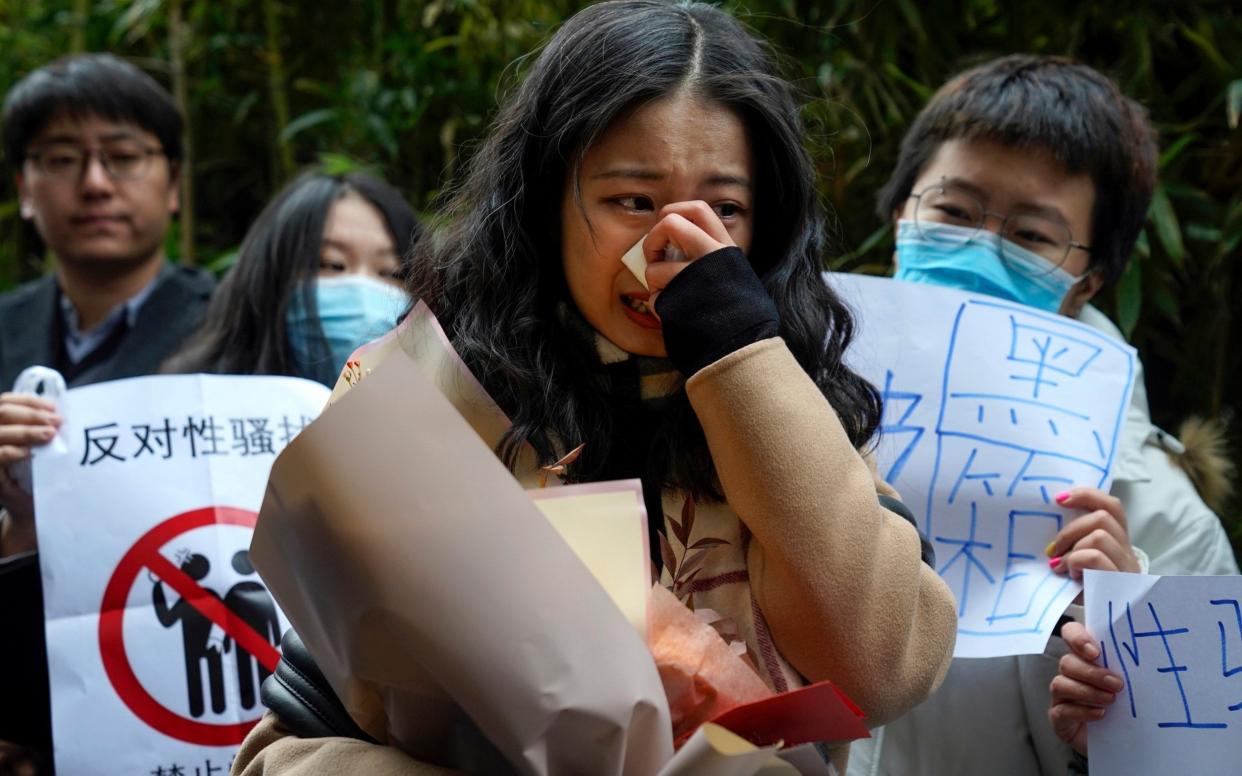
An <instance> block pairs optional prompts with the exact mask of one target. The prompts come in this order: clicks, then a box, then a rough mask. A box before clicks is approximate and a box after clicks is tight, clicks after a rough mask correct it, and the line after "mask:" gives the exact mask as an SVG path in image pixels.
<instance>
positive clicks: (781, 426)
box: [687, 338, 957, 726]
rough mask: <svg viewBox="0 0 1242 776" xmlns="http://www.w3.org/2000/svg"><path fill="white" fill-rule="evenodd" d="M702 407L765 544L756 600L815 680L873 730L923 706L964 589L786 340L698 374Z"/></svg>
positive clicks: (746, 517) (743, 508)
mask: <svg viewBox="0 0 1242 776" xmlns="http://www.w3.org/2000/svg"><path fill="white" fill-rule="evenodd" d="M687 392H688V394H689V397H690V401H691V404H692V405H693V407H694V410H695V412H696V413H697V415H698V417H699V420H700V423H701V424H702V426H703V429H704V432H705V434H706V436H707V442H708V446H709V448H710V450H711V454H712V458H713V460H714V461H715V464H716V469H717V471H718V472H719V476H720V481H721V483H722V485H723V487H724V495H725V497H726V499H727V500H728V502H729V506H730V507H731V508H732V509H733V511H734V512H736V513H737V515H738V517H739V518H740V519H741V520H742V521H743V522H744V523H745V524H746V526H747V528H748V529H749V530H750V532H751V534H752V536H753V539H752V542H751V545H750V549H749V554H748V557H747V567H748V569H749V575H750V584H751V589H752V592H753V595H754V596H755V599H756V601H757V602H758V604H759V606H760V607H761V608H762V609H763V612H764V615H765V617H766V618H767V620H768V623H769V626H770V627H771V630H772V634H773V636H774V638H775V641H776V646H777V648H778V649H779V650H780V652H781V654H782V655H783V656H784V657H785V659H786V660H788V661H789V663H790V664H791V665H792V666H793V667H794V668H796V669H797V670H798V671H799V672H800V673H801V674H802V675H803V676H805V677H806V678H808V679H810V680H812V681H819V680H823V679H829V680H831V681H832V682H833V683H835V684H836V685H837V686H839V687H840V688H841V689H842V690H844V691H845V692H846V693H847V694H848V695H849V696H850V697H851V698H852V699H853V700H854V701H855V702H856V703H858V704H859V706H860V707H861V708H862V709H863V711H864V712H865V713H866V715H867V721H868V724H870V725H873V726H874V725H880V724H883V723H885V722H887V721H889V720H891V719H894V718H896V717H898V716H900V715H901V714H903V713H904V712H906V711H907V710H909V709H910V708H912V707H914V706H915V705H917V704H918V703H920V702H921V701H922V700H923V699H924V698H926V697H927V696H928V695H929V694H930V693H931V692H932V690H933V689H935V687H936V686H937V685H938V684H939V682H940V680H941V679H943V678H944V675H945V672H946V671H947V670H948V666H949V661H950V660H951V658H952V656H953V644H954V638H955V634H956V630H957V614H956V610H955V604H954V601H953V596H952V594H951V593H950V592H949V589H948V587H947V586H946V585H945V584H944V582H943V581H941V579H940V578H939V577H938V576H937V575H936V573H935V571H934V570H933V569H931V568H930V567H928V566H927V565H926V564H925V563H923V562H922V560H921V558H920V542H919V536H918V533H917V531H916V530H915V529H914V527H913V526H912V525H911V524H910V523H909V522H907V521H906V520H904V519H902V518H901V517H900V516H898V515H896V514H893V513H892V512H890V511H888V510H886V509H884V508H883V507H881V506H880V504H879V503H878V501H877V499H876V494H877V490H878V491H879V492H885V493H891V492H892V491H891V489H889V488H888V487H887V486H886V485H883V483H878V482H877V480H876V478H875V476H874V474H873V472H872V470H871V468H870V467H869V466H868V464H867V462H866V461H865V460H864V458H863V456H862V455H860V454H859V453H858V452H857V451H856V450H855V449H854V447H853V446H852V445H851V444H850V440H849V438H848V437H847V435H846V433H845V430H844V428H843V427H842V426H841V423H840V421H839V420H838V418H837V415H836V413H835V412H834V411H833V409H832V407H831V406H830V405H829V403H828V401H827V400H826V399H825V398H824V396H823V394H822V393H821V392H820V391H819V389H818V388H817V387H816V386H815V384H814V382H812V380H811V379H810V378H809V377H808V376H807V375H806V373H805V372H804V371H803V370H802V368H801V367H800V366H799V365H798V363H797V361H796V360H795V359H794V357H793V354H792V353H790V351H789V349H788V348H787V347H786V346H785V343H784V342H783V341H782V340H781V339H779V338H772V339H766V340H762V341H760V342H756V343H754V344H752V345H749V346H747V347H744V348H742V349H740V350H738V351H735V352H733V353H731V354H729V355H728V356H725V357H724V358H721V359H720V360H718V361H716V362H715V363H712V364H710V365H708V366H706V367H704V368H703V369H701V370H699V371H698V372H697V373H696V374H695V375H694V376H693V377H691V379H690V380H689V381H688V383H687Z"/></svg>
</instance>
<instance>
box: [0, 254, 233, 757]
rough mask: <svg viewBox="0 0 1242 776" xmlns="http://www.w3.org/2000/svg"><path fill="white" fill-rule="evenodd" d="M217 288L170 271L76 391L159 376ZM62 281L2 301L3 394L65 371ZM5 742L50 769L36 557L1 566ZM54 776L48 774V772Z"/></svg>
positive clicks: (197, 275)
mask: <svg viewBox="0 0 1242 776" xmlns="http://www.w3.org/2000/svg"><path fill="white" fill-rule="evenodd" d="M214 288H215V280H214V279H213V278H212V277H211V275H210V274H208V273H206V272H203V271H202V270H195V269H189V268H184V267H172V266H168V267H165V268H164V269H163V270H162V272H161V276H160V279H159V281H158V285H157V286H156V287H155V289H154V290H153V291H152V292H151V296H149V297H147V301H146V302H144V303H143V305H142V307H141V308H139V311H138V317H137V319H136V320H135V321H134V325H133V327H131V328H130V329H129V330H128V331H125V332H124V333H122V334H120V335H119V340H118V341H117V342H115V343H113V345H114V346H115V349H114V351H113V352H112V353H111V355H110V356H109V357H107V358H105V359H101V360H98V361H97V362H96V363H93V364H92V365H91V366H89V367H88V368H86V369H84V370H82V371H81V372H80V373H79V374H77V375H76V376H75V377H74V378H73V379H72V380H69V381H68V382H69V384H70V385H71V386H74V385H87V384H89V383H97V382H102V381H104V380H116V379H120V378H122V377H139V376H142V375H148V374H152V373H153V372H155V371H157V370H158V369H159V366H160V364H161V363H162V362H163V361H164V359H166V358H168V357H169V356H170V355H172V354H173V353H174V352H176V350H177V349H178V348H180V346H181V344H182V343H183V342H184V341H185V339H186V338H187V337H188V336H189V335H191V334H193V333H194V332H195V331H196V330H197V329H198V326H199V324H200V323H202V319H203V314H204V313H205V312H206V309H207V302H208V300H209V299H210V297H211V292H212V290H213V289H214ZM57 295H58V290H57V285H56V278H54V277H51V276H48V277H44V278H41V279H39V280H35V281H33V282H31V283H27V284H26V285H24V286H21V287H20V288H17V289H15V290H13V291H10V292H8V293H7V294H3V295H0V392H2V391H8V390H12V387H13V381H14V380H15V379H16V378H17V375H18V374H19V373H20V372H21V371H22V370H23V369H25V368H26V367H28V366H34V365H36V364H38V365H42V366H50V367H52V368H54V369H60V370H62V371H63V370H64V366H65V365H64V359H65V355H64V345H63V342H62V335H63V331H64V329H63V328H62V326H63V324H62V317H61V311H60V303H59V301H58V300H57ZM0 740H7V741H11V742H13V743H16V744H22V745H25V746H29V747H32V748H33V749H35V750H36V751H38V752H39V753H40V754H41V755H42V756H43V757H44V758H45V763H50V761H51V748H52V719H51V706H50V704H49V690H48V676H47V652H46V648H45V645H44V630H43V590H42V580H41V578H40V576H39V564H38V558H37V555H36V554H35V553H30V554H28V555H25V556H19V557H15V558H9V559H7V560H5V561H0ZM47 772H50V767H49V768H48V771H47Z"/></svg>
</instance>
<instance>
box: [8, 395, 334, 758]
mask: <svg viewBox="0 0 1242 776" xmlns="http://www.w3.org/2000/svg"><path fill="white" fill-rule="evenodd" d="M327 397H328V389H327V388H325V387H324V386H322V385H319V384H318V383H314V382H311V381H309V380H301V379H297V378H292V377H226V376H217V375H161V376H153V377H136V378H131V379H127V380H116V381H113V382H106V383H97V384H95V385H88V386H85V387H82V388H75V389H73V390H71V391H69V393H68V394H67V395H66V397H65V398H64V400H63V401H62V411H63V414H64V417H65V422H64V425H63V426H61V428H60V431H59V433H58V436H59V441H60V442H61V444H59V445H54V446H53V445H49V446H47V447H45V448H41V449H38V450H36V451H35V459H34V466H33V473H34V495H35V508H36V513H37V515H38V521H37V526H36V528H37V531H38V534H39V550H40V557H39V561H40V566H41V572H42V578H43V603H44V610H45V618H46V632H47V653H48V669H49V673H50V681H51V693H52V731H53V741H54V745H55V752H54V758H55V766H56V770H57V771H58V772H59V773H74V774H77V773H143V774H147V773H149V774H168V775H169V776H171V775H172V774H185V776H191V774H201V776H224V774H226V773H228V771H229V767H230V764H231V762H232V758H233V756H234V754H235V753H236V751H237V747H238V745H240V744H241V741H242V738H243V737H244V736H245V735H246V733H247V731H248V730H249V729H250V728H251V727H253V726H254V724H255V723H256V722H257V721H258V719H259V717H260V716H261V715H262V714H263V705H262V702H261V700H260V698H259V686H260V685H261V684H262V681H263V679H264V678H265V677H266V676H268V675H269V674H270V673H271V671H272V670H273V668H274V666H275V664H276V661H277V660H279V657H280V656H279V652H278V649H277V645H278V644H279V641H280V635H281V634H282V633H283V632H284V631H285V629H287V628H288V622H287V620H286V619H285V617H284V615H283V614H282V613H281V612H280V611H279V608H278V607H277V606H276V604H275V602H274V601H273V600H272V598H271V596H270V595H269V593H268V592H267V589H266V587H265V585H264V584H263V582H262V580H260V579H259V577H258V575H257V574H256V573H255V569H254V566H253V564H252V563H251V562H250V559H249V552H248V548H249V546H250V539H251V535H252V533H253V531H254V524H255V520H256V518H257V512H258V509H259V505H260V504H261V503H262V500H263V493H264V490H265V487H266V484H267V475H268V472H269V471H270V470H271V466H272V462H273V461H274V460H275V458H276V456H277V455H278V454H279V453H280V452H281V450H283V449H284V447H285V446H286V445H287V444H288V443H289V442H290V440H292V439H293V437H294V436H295V435H296V434H297V433H299V432H300V431H301V430H302V428H303V427H304V426H306V425H307V424H308V423H309V422H310V421H311V420H312V419H313V418H314V417H315V416H316V415H317V414H318V413H319V410H320V408H321V407H323V405H324V403H325V402H326V401H327ZM0 702H3V701H0Z"/></svg>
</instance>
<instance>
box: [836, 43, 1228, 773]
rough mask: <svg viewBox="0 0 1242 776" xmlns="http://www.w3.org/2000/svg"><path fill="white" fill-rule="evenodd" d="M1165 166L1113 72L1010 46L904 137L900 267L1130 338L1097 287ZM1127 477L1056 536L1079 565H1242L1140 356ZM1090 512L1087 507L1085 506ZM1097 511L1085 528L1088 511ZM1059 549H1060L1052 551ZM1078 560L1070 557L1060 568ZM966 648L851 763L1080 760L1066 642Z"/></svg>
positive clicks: (929, 769)
mask: <svg viewBox="0 0 1242 776" xmlns="http://www.w3.org/2000/svg"><path fill="white" fill-rule="evenodd" d="M1155 184H1156V145H1155V141H1154V133H1153V131H1152V129H1151V127H1150V125H1149V124H1148V122H1147V118H1146V116H1145V114H1144V111H1143V109H1142V108H1141V107H1140V106H1139V105H1137V104H1136V103H1135V102H1133V101H1132V100H1129V99H1128V98H1126V97H1125V96H1124V95H1123V94H1121V92H1120V91H1119V90H1118V88H1117V86H1116V84H1114V83H1113V82H1112V81H1111V80H1109V79H1108V78H1106V77H1105V76H1103V75H1101V74H1100V73H1098V72H1096V71H1094V70H1092V69H1091V68H1089V67H1086V66H1085V65H1081V64H1078V63H1076V62H1073V61H1070V60H1066V59H1062V58H1054V57H1032V56H1010V57H1004V58H1001V59H997V60H993V61H992V62H989V63H986V64H984V65H982V66H980V67H977V68H975V69H972V70H969V71H967V72H965V73H962V74H960V75H958V76H957V77H955V78H953V79H952V80H950V81H949V82H948V83H947V84H945V85H944V86H943V87H941V88H940V90H939V91H937V93H936V94H935V95H934V96H933V97H932V99H931V102H930V103H929V104H928V105H927V106H926V107H925V108H924V109H923V111H922V112H921V113H920V114H919V116H918V117H917V118H916V119H915V121H914V124H913V125H912V126H911V128H910V130H909V131H908V132H907V133H906V136H905V138H904V139H903V140H902V144H901V152H900V155H899V158H898V161H897V168H896V170H895V171H894V173H893V175H892V177H891V178H890V179H889V181H888V183H887V184H886V185H885V186H884V188H883V189H882V190H881V192H880V194H879V198H878V201H879V208H878V209H879V212H880V215H881V217H883V218H885V219H891V220H892V221H893V222H894V225H895V227H896V231H897V251H896V255H895V257H894V260H895V263H896V265H897V272H896V275H895V277H897V278H898V279H902V280H907V281H911V282H915V283H927V284H931V285H939V286H946V287H951V288H958V289H963V290H966V291H973V292H977V293H982V294H987V295H989V296H995V297H999V298H1002V299H1006V300H1009V301H1012V302H1019V303H1023V304H1026V305H1030V306H1031V307H1035V308H1038V309H1041V310H1044V311H1046V312H1048V313H1059V314H1061V315H1066V316H1069V317H1074V318H1078V319H1079V320H1080V321H1082V322H1084V323H1086V324H1088V325H1090V326H1093V327H1095V328H1097V329H1101V330H1103V331H1105V332H1107V333H1108V334H1110V335H1111V336H1114V337H1116V338H1119V339H1120V338H1121V333H1120V332H1119V331H1118V330H1117V329H1116V327H1115V326H1113V325H1112V324H1111V323H1110V322H1109V321H1108V319H1107V318H1106V317H1105V316H1104V315H1103V314H1102V313H1100V312H1099V311H1098V310H1096V309H1095V308H1093V307H1091V306H1090V305H1089V304H1088V303H1089V302H1090V300H1091V299H1092V298H1093V297H1094V296H1095V295H1096V294H1097V293H1098V292H1099V291H1100V290H1101V289H1102V288H1104V287H1105V286H1106V285H1108V284H1110V283H1113V282H1115V281H1116V280H1117V279H1118V278H1119V277H1120V276H1121V274H1122V271H1123V270H1124V269H1125V266H1126V263H1127V262H1128V261H1129V259H1130V253H1131V251H1132V249H1133V247H1134V243H1135V240H1136V239H1137V237H1138V234H1139V232H1140V230H1141V229H1142V227H1143V223H1144V220H1145V216H1146V212H1147V208H1148V205H1149V204H1150V202H1151V198H1152V193H1153V191H1154V188H1155ZM1135 385H1136V389H1135V395H1134V399H1133V401H1132V404H1131V407H1130V408H1129V410H1128V412H1127V415H1126V421H1125V428H1124V431H1123V435H1122V438H1121V447H1120V449H1119V451H1118V456H1117V458H1118V461H1119V464H1118V465H1117V466H1116V467H1115V478H1116V479H1115V482H1114V485H1113V487H1112V491H1111V494H1105V493H1102V492H1100V491H1098V490H1095V489H1092V488H1083V487H1077V488H1072V489H1071V491H1070V492H1071V494H1072V495H1071V496H1069V497H1068V498H1067V499H1066V500H1065V501H1063V502H1061V503H1062V506H1065V507H1072V508H1074V509H1075V510H1076V509H1081V510H1083V511H1084V512H1086V513H1087V514H1086V515H1085V516H1084V517H1082V518H1080V519H1078V520H1073V521H1071V522H1070V523H1068V524H1067V526H1066V528H1065V529H1063V531H1062V534H1061V537H1064V541H1063V542H1062V540H1061V539H1060V538H1059V539H1058V542H1061V543H1063V544H1064V545H1065V546H1064V547H1060V546H1058V548H1057V550H1056V553H1057V555H1058V558H1059V561H1060V562H1058V563H1057V565H1056V566H1055V568H1057V569H1058V572H1060V571H1061V569H1064V568H1065V567H1071V568H1072V570H1073V571H1074V572H1077V573H1080V572H1081V569H1084V568H1100V569H1108V570H1120V571H1129V572H1146V571H1150V573H1153V574H1237V573H1238V567H1237V564H1236V562H1235V560H1234V558H1233V553H1232V550H1231V547H1230V545H1229V542H1228V539H1227V537H1226V535H1225V532H1224V530H1223V529H1222V527H1221V525H1220V521H1219V519H1218V518H1217V517H1216V515H1215V514H1213V513H1212V511H1211V510H1210V509H1209V508H1208V507H1207V506H1206V505H1205V504H1204V503H1203V501H1202V499H1201V498H1200V497H1199V495H1198V493H1197V492H1196V490H1195V487H1194V485H1193V484H1192V482H1191V480H1190V479H1189V478H1188V477H1187V475H1186V473H1185V472H1183V471H1182V470H1181V469H1180V468H1178V466H1176V465H1175V464H1174V463H1172V461H1171V459H1170V456H1169V453H1170V452H1176V451H1178V450H1179V449H1180V448H1181V446H1180V444H1179V443H1178V442H1177V440H1175V439H1173V438H1172V437H1171V436H1169V435H1167V434H1164V433H1163V432H1161V431H1160V430H1159V429H1156V428H1155V427H1154V426H1152V424H1151V420H1150V416H1149V414H1148V411H1147V399H1146V390H1145V388H1144V386H1143V381H1142V374H1141V369H1140V370H1139V371H1138V372H1137V374H1136V380H1135ZM1070 514H1074V510H1071V511H1070ZM1083 521H1092V522H1091V523H1090V524H1091V525H1095V526H1098V527H1099V530H1098V531H1094V530H1093V531H1091V532H1090V533H1087V534H1086V535H1084V536H1078V537H1074V536H1073V535H1072V534H1073V532H1074V531H1077V530H1078V529H1077V528H1075V525H1076V524H1077V525H1088V523H1086V522H1083ZM1054 560H1055V559H1054ZM1061 573H1063V572H1061ZM1065 652H1066V647H1065V645H1064V643H1063V642H1062V640H1061V639H1060V638H1058V637H1056V636H1054V637H1053V638H1052V639H1051V641H1050V643H1049V645H1048V647H1047V650H1046V652H1045V654H1042V655H1024V656H1020V657H1008V658H989V659H957V660H954V661H953V665H952V667H951V668H950V670H949V674H948V676H947V677H946V678H945V681H944V684H943V685H942V686H941V687H940V689H939V690H938V691H937V692H936V693H935V694H933V695H932V696H931V698H929V699H928V701H927V702H926V703H924V704H923V705H922V706H920V707H918V708H916V709H915V710H914V711H912V712H911V713H910V714H908V715H906V716H905V717H903V718H901V719H898V720H896V721H894V722H893V723H891V724H889V725H886V726H885V727H883V728H880V729H878V730H877V731H875V735H874V737H873V738H872V739H871V740H870V741H864V742H856V744H855V745H854V746H853V747H852V748H851V752H850V764H849V776H863V775H864V774H865V775H866V776H878V775H879V774H883V775H884V776H920V775H928V774H953V775H954V776H959V775H963V774H964V775H966V776H972V775H974V774H989V775H990V774H1006V776H1037V775H1043V774H1065V773H1066V769H1067V765H1068V764H1069V763H1070V761H1071V757H1072V754H1071V751H1070V748H1069V747H1068V746H1067V745H1066V744H1065V743H1063V742H1062V741H1061V740H1060V738H1065V739H1067V740H1069V739H1074V738H1075V736H1076V734H1077V733H1078V732H1079V731H1077V730H1072V729H1070V726H1067V725H1066V724H1064V723H1063V722H1062V719H1063V717H1061V718H1058V725H1057V728H1056V729H1055V730H1054V728H1053V726H1052V725H1051V724H1050V722H1049V717H1048V710H1049V701H1050V694H1049V685H1050V683H1051V681H1052V679H1053V677H1054V676H1055V675H1056V673H1057V661H1058V660H1059V658H1060V656H1061V655H1063V654H1065Z"/></svg>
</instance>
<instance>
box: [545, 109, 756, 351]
mask: <svg viewBox="0 0 1242 776" xmlns="http://www.w3.org/2000/svg"><path fill="white" fill-rule="evenodd" d="M754 180H755V173H754V164H753V160H752V157H751V149H750V142H749V139H748V138H747V136H746V130H745V127H744V126H743V125H742V122H741V120H740V119H739V118H738V117H737V116H736V115H735V114H734V113H733V112H732V111H730V110H729V109H727V108H725V107H723V106H720V105H716V104H713V103H709V102H704V101H703V100H700V99H698V98H694V97H689V96H677V97H667V98H664V99H661V100H658V101H656V102H652V103H648V104H646V105H643V106H641V107H639V108H637V109H635V110H634V111H632V112H630V113H628V114H626V115H623V116H622V117H621V118H619V119H617V120H616V121H615V122H614V123H613V124H612V126H610V127H609V128H608V130H607V131H606V132H605V133H604V134H603V135H602V136H601V137H600V138H599V140H597V141H596V143H595V144H594V145H593V146H592V147H591V148H590V150H588V151H587V153H586V155H585V157H584V158H583V160H582V165H581V168H580V169H579V171H578V184H579V186H580V187H581V204H579V201H578V200H577V199H576V198H575V196H574V181H573V179H572V178H571V179H569V180H568V181H566V184H565V194H564V196H563V197H562V202H561V223H562V226H561V259H562V262H563V266H564V271H565V278H566V281H567V282H568V284H569V292H570V295H571V296H572V297H573V300H574V304H576V305H577V306H578V310H579V311H580V312H581V313H582V315H583V317H584V318H586V320H587V321H588V322H589V323H590V324H591V326H592V327H594V328H595V330H596V331H598V332H599V333H600V334H603V335H604V336H605V337H607V338H608V339H609V340H610V341H611V342H613V343H614V344H615V345H617V346H619V347H621V348H622V349H624V350H626V351H627V352H629V353H633V354H636V355H640V356H661V357H663V356H666V355H667V353H666V351H665V349H664V335H663V332H662V331H661V329H660V324H659V321H658V320H656V319H655V317H654V316H652V315H651V314H650V313H647V312H642V311H640V310H637V309H635V304H634V303H635V302H637V301H645V300H646V299H647V298H648V296H649V294H648V292H647V290H646V289H644V288H643V286H642V284H641V283H639V282H638V279H637V278H635V277H634V275H632V274H631V273H630V271H629V270H628V269H626V268H625V265H623V264H622V263H621V257H622V256H623V255H624V254H625V252H626V251H628V250H629V249H630V248H631V247H632V246H633V245H634V244H635V243H637V242H638V241H639V240H640V239H642V238H643V236H644V235H646V234H647V232H649V231H650V230H651V228H652V227H653V226H655V225H656V223H657V222H658V221H659V220H660V215H659V214H660V209H661V208H663V207H665V206H666V205H669V204H672V203H675V202H687V201H693V200H702V201H703V202H706V203H707V204H708V205H710V206H711V207H712V209H713V210H714V211H715V212H716V214H717V215H718V216H719V217H720V220H721V222H722V223H724V225H725V228H726V229H728V231H729V235H730V236H731V237H732V238H733V242H734V243H736V244H737V246H738V247H739V248H741V249H742V250H743V251H744V252H746V251H749V250H750V244H751V236H752V233H753V230H754V207H755V203H754V201H753V198H754Z"/></svg>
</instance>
